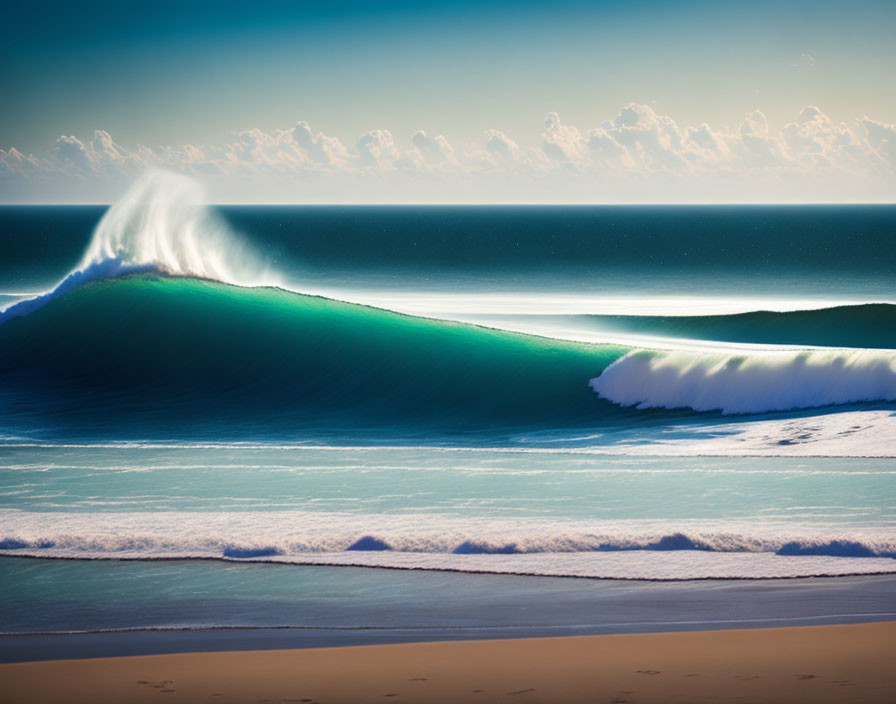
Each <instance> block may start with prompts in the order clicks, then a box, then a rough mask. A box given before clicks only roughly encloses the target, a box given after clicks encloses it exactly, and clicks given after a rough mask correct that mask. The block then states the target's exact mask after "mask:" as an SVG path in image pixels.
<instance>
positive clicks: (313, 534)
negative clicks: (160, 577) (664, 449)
mask: <svg viewBox="0 0 896 704" xmlns="http://www.w3.org/2000/svg"><path fill="white" fill-rule="evenodd" d="M0 516H2V518H3V524H2V526H3V527H2V529H0V552H4V553H7V554H30V555H40V554H45V555H53V556H60V555H63V556H68V557H78V556H85V557H97V556H106V557H115V556H119V555H123V556H130V557H144V558H161V557H171V556H178V557H218V558H225V557H226V558H240V559H252V558H268V557H278V558H287V557H289V558H296V559H299V558H301V557H302V556H303V555H305V556H307V555H312V554H320V553H352V552H358V553H361V552H363V553H370V552H400V553H402V552H403V553H428V554H445V555H462V556H467V555H486V556H498V555H533V554H541V553H591V552H602V553H615V552H626V551H648V552H664V553H666V552H668V553H673V552H681V551H688V552H716V553H773V554H777V555H779V556H813V555H821V556H828V557H844V558H846V557H848V558H893V557H896V533H894V532H893V530H891V529H887V528H875V529H863V528H860V527H856V526H846V525H844V526H836V525H833V526H831V525H819V524H811V523H808V524H793V523H783V522H780V521H777V522H776V521H769V522H767V523H766V522H762V523H758V524H756V523H753V524H747V523H744V522H737V521H726V520H715V521H700V522H697V521H688V520H677V521H676V520H671V519H669V520H636V519H629V520H617V521H583V520H548V519H535V518H525V519H514V520H512V521H509V520H506V519H500V518H484V517H472V516H453V515H450V514H444V515H439V514H437V515H428V514H411V513H409V514H405V515H400V516H387V515H382V514H369V515H368V514H357V513H347V512H308V511H278V512H239V511H237V512H200V513H195V512H174V511H162V512H131V513H90V514H84V513H65V512H53V513H29V512H24V511H16V510H3V511H2V512H0Z"/></svg>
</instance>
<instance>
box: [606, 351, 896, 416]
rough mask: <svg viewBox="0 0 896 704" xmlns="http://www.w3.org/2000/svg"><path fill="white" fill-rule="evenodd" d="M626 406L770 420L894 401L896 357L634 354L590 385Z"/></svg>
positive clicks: (802, 353)
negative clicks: (770, 415)
mask: <svg viewBox="0 0 896 704" xmlns="http://www.w3.org/2000/svg"><path fill="white" fill-rule="evenodd" d="M590 383H591V387H592V388H593V389H594V390H595V391H596V392H597V393H598V394H600V396H601V397H603V398H606V399H609V400H611V401H613V402H614V403H618V404H620V405H623V406H637V407H638V408H640V409H647V408H669V409H671V408H690V409H693V410H695V411H721V412H722V413H724V414H732V413H767V412H770V411H790V410H797V409H802V408H818V407H821V406H831V405H837V404H850V403H860V402H867V401H894V400H896V352H892V351H882V350H881V351H879V350H803V351H798V352H753V353H740V354H718V353H701V352H687V351H670V352H661V351H655V350H632V351H631V352H629V353H628V354H626V355H625V356H624V357H622V358H621V359H618V360H616V361H615V362H614V363H613V364H611V365H610V366H609V367H607V369H605V370H604V371H603V373H602V374H601V375H600V376H599V377H596V378H594V379H592V380H591V382H590Z"/></svg>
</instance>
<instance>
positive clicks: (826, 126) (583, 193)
mask: <svg viewBox="0 0 896 704" xmlns="http://www.w3.org/2000/svg"><path fill="white" fill-rule="evenodd" d="M527 141H528V145H527ZM153 167H163V168H168V169H172V170H175V171H180V172H183V173H188V174H192V175H195V176H199V177H203V178H204V179H205V180H206V181H208V184H209V186H210V187H211V189H212V192H213V193H214V194H215V195H217V196H218V197H219V198H220V199H221V200H239V201H242V202H246V201H247V200H248V201H270V200H280V201H289V202H295V201H298V202H318V201H321V200H326V201H329V202H333V201H338V202H371V201H372V202H378V201H379V202H382V201H389V202H408V201H427V202H444V201H455V202H457V201H460V202H464V201H468V202H490V201H491V202H495V201H517V202H669V201H672V202H678V201H681V202H694V201H698V202H705V201H732V202H737V201H743V200H754V201H755V200H759V201H782V200H783V201H787V200H791V201H806V200H810V201H824V200H835V201H849V200H859V201H862V200H865V201H867V200H877V201H880V200H883V201H893V200H894V196H896V128H894V126H893V125H892V124H888V123H884V122H879V121H876V120H873V119H871V118H869V117H867V116H866V117H863V118H861V119H858V120H855V121H853V122H850V123H845V122H834V121H833V120H831V119H830V118H829V117H828V116H827V115H826V114H825V113H824V112H823V111H822V110H821V109H819V108H818V107H815V106H807V107H805V108H803V110H801V111H800V112H799V114H798V115H797V116H796V118H795V119H794V120H793V121H791V122H789V123H787V124H786V125H784V127H782V128H781V129H780V130H778V131H773V130H772V129H771V128H770V127H769V124H768V120H767V119H766V117H765V115H763V114H762V113H761V112H760V111H758V110H756V111H753V112H750V113H748V114H747V115H745V116H744V118H743V120H741V121H740V122H739V124H737V125H736V126H734V127H733V128H728V129H723V130H720V129H716V128H713V127H712V126H710V125H709V124H707V123H699V124H696V125H684V126H680V125H678V123H676V121H675V120H673V119H672V118H671V117H669V116H667V115H663V114H660V113H657V112H656V111H655V110H654V109H653V108H652V107H650V106H648V105H642V104H637V103H632V104H629V105H626V106H624V107H623V108H622V109H621V110H620V111H619V112H618V113H617V114H616V115H615V116H614V117H612V118H611V119H609V120H605V121H604V122H603V123H602V124H601V125H600V126H599V127H594V128H590V129H581V128H579V127H576V126H573V125H569V124H566V123H564V122H563V121H562V120H561V118H560V116H559V115H558V114H557V113H554V112H552V113H549V114H548V115H547V117H546V119H545V120H544V127H543V129H542V131H541V133H540V135H537V134H535V133H534V132H533V134H532V135H531V136H530V139H529V140H522V141H520V140H517V139H515V138H514V137H511V136H509V135H507V134H505V133H504V132H502V131H500V130H497V129H489V130H486V131H484V132H483V133H482V134H481V136H480V137H479V139H477V140H475V141H474V142H472V143H469V144H463V145H452V144H450V143H449V141H448V140H447V139H446V138H445V137H444V136H443V135H437V136H429V135H428V134H427V133H426V132H423V131H418V132H416V133H415V134H413V135H412V136H411V137H410V138H409V139H406V140H404V141H402V140H401V139H397V138H396V137H395V136H393V134H392V133H391V132H390V131H388V130H385V129H375V130H371V131H370V132H368V133H366V134H364V135H362V136H361V137H360V138H358V139H357V140H355V141H354V143H353V144H351V146H346V144H344V143H343V142H342V141H341V140H340V139H339V138H338V137H334V136H328V135H326V134H324V133H323V132H315V131H314V130H312V128H311V126H310V125H309V124H308V123H307V122H299V123H297V124H296V125H295V126H294V127H292V128H291V129H281V130H274V131H273V132H265V131H263V130H260V129H257V128H250V129H244V130H240V131H236V132H233V133H232V138H230V139H229V140H228V141H226V142H224V143H223V144H217V145H199V144H185V145H181V146H167V147H156V148H149V147H147V146H144V145H139V144H138V145H136V146H134V147H133V148H132V149H128V148H126V147H124V146H122V145H120V144H118V143H117V142H116V141H115V140H114V139H113V137H112V135H110V134H109V133H108V132H106V131H103V130H96V131H95V132H94V133H93V135H92V136H91V137H89V138H87V139H80V138H78V137H76V136H61V137H59V138H58V139H57V140H56V142H55V144H53V145H50V146H49V148H48V149H46V151H45V152H43V153H38V154H36V155H35V154H27V155H26V154H24V153H22V152H21V151H19V150H17V149H15V148H10V149H9V150H7V151H4V150H0V186H3V189H2V192H3V194H4V196H3V197H4V199H5V200H6V201H7V202H23V201H25V202H41V201H43V202H47V201H67V202H71V201H76V200H78V199H92V200H112V199H114V197H115V196H116V194H117V192H118V191H119V190H121V189H122V188H123V187H124V185H125V184H126V182H127V181H128V180H130V179H131V178H133V177H134V176H135V175H136V174H139V173H140V172H142V171H144V170H146V169H148V168H153Z"/></svg>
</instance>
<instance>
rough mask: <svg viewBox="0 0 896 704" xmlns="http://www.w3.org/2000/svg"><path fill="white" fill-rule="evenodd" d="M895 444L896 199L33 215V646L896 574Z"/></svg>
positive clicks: (1, 548) (26, 370)
mask: <svg viewBox="0 0 896 704" xmlns="http://www.w3.org/2000/svg"><path fill="white" fill-rule="evenodd" d="M894 457H896V207H893V206H774V207H771V206H769V207H766V206H681V207H640V206H639V207H628V206H626V207H499V206H494V207H324V206H318V207H241V206H226V207H211V206H203V205H201V204H199V203H198V202H197V197H196V194H195V193H194V191H193V189H192V188H191V186H190V185H189V184H188V183H185V182H182V181H180V180H177V179H172V178H169V177H166V176H161V175H157V176H155V177H152V178H150V179H148V180H146V181H143V182H142V183H140V184H138V185H137V186H136V187H135V189H134V190H133V191H132V192H131V193H129V194H128V195H126V196H125V197H124V198H123V199H122V200H121V201H120V202H118V203H116V204H115V205H113V206H112V207H109V208H107V207H105V206H102V207H100V206H97V207H93V206H84V207H4V208H0V554H3V555H5V556H7V557H4V558H0V580H2V582H3V584H4V588H3V590H2V591H3V594H4V596H3V597H2V598H0V631H4V632H7V633H9V632H16V633H20V632H38V631H40V632H46V631H60V630H109V629H112V630H115V629H121V628H152V627H199V626H202V627H208V626H215V625H227V626H252V627H260V626H264V627H275V626H282V625H290V626H296V625H300V626H301V625H305V626H315V627H318V626H321V627H323V626H327V625H328V624H329V625H332V626H338V627H340V628H342V627H352V626H357V627H361V626H364V625H365V624H364V623H363V621H364V618H362V616H361V615H357V618H355V617H354V616H352V614H355V613H356V612H355V611H353V610H352V609H349V610H348V611H344V610H340V614H341V616H340V618H339V619H336V620H337V621H338V623H336V621H333V619H331V618H330V617H329V616H327V614H329V613H330V612H329V611H327V610H326V609H324V607H323V606H321V603H323V602H321V603H318V602H316V601H315V602H314V603H315V604H316V606H314V608H310V607H309V609H306V610H305V611H302V610H301V609H300V610H298V611H297V610H295V609H292V610H290V609H286V610H284V609H283V608H281V607H277V608H273V607H272V608H265V607H264V605H265V604H268V605H274V604H282V603H284V600H286V601H289V599H293V598H300V597H301V598H305V596H307V594H305V592H303V591H302V590H303V589H305V587H303V586H301V585H311V586H309V587H308V589H309V590H310V592H309V593H313V594H316V595H317V596H318V597H320V595H321V594H323V593H329V594H331V595H332V594H336V593H338V594H339V598H340V599H343V600H347V601H344V602H340V603H353V602H352V596H351V595H352V594H355V593H358V594H360V593H362V592H363V593H364V594H367V595H368V596H367V597H365V598H368V597H369V591H365V590H369V589H372V588H373V587H372V586H371V584H381V583H380V582H377V580H386V581H385V582H382V584H392V585H393V587H390V589H391V591H389V590H386V591H389V593H390V594H392V595H393V596H394V595H396V594H400V595H401V600H402V602H403V603H417V604H418V605H419V608H420V609H424V607H425V606H426V604H428V603H429V602H428V601H426V600H427V599H432V598H433V596H432V595H433V594H434V593H437V592H438V588H437V587H434V586H433V584H434V582H433V580H432V579H430V578H429V577H426V578H424V577H421V576H420V575H419V574H417V573H415V574H417V576H415V577H408V578H407V580H410V581H403V580H404V578H402V577H395V576H394V575H395V574H401V572H399V573H395V572H388V573H383V572H382V571H380V570H375V569H372V568H375V567H390V568H402V569H417V570H450V571H452V572H460V573H470V574H467V575H453V576H451V577H450V578H449V577H446V576H445V577H444V579H445V580H449V579H450V580H452V581H451V584H452V585H453V586H452V587H451V591H452V593H454V594H458V593H461V592H462V591H463V586H462V585H466V586H467V587H468V588H469V589H470V590H471V593H473V592H475V593H480V591H479V590H480V586H477V585H482V584H485V583H484V582H481V581H479V582H477V581H475V580H483V579H485V577H484V576H483V574H482V573H487V574H491V575H542V576H545V577H542V578H543V579H547V576H553V577H559V576H565V577H580V578H603V579H606V580H694V579H712V580H730V579H737V578H750V579H763V580H765V579H773V578H781V577H810V576H816V577H817V576H820V575H828V576H831V575H860V574H866V573H872V574H878V573H896V560H894V559H893V558H894V556H896V482H894V478H896V461H894ZM22 557H42V558H47V559H45V560H37V561H34V560H22V559H17V558H22ZM51 558H55V559H51ZM60 558H77V559H76V561H74V562H60V561H59V559H60ZM187 558H189V559H200V558H201V559H202V560H205V561H204V562H170V563H169V562H162V563H159V562H157V560H160V559H161V560H175V559H176V560H184V559H187ZM97 559H104V560H109V559H112V560H116V561H114V562H97V561H96V560H97ZM117 560H126V562H118V561H117ZM247 562H250V563H253V565H249V566H247V565H245V564H243V563H247ZM272 562H276V563H287V564H286V565H285V566H284V565H271V564H267V563H272ZM237 563H240V564H237ZM255 563H265V564H255ZM160 565H167V567H160ZM298 565H304V567H300V566H298ZM308 565H315V567H308ZM335 565H342V566H347V565H351V566H357V567H364V568H368V569H367V571H364V570H361V571H360V572H359V573H356V572H351V574H353V575H354V574H361V575H367V576H366V577H365V576H360V577H352V578H351V579H348V578H346V579H340V578H337V577H331V575H332V574H335V573H333V572H330V571H328V570H336V572H337V573H339V574H348V573H346V572H339V569H343V570H344V569H345V568H344V567H343V568H336V567H326V566H335ZM322 566H323V567H322ZM250 568H251V570H254V571H250V572H246V571H245V570H248V569H250ZM159 570H162V572H160V571H159ZM165 570H168V572H165ZM240 570H243V571H240ZM258 570H262V571H263V570H269V571H268V572H267V573H265V572H259V571H258ZM274 570H276V572H274ZM473 573H476V574H473ZM164 574H170V579H171V580H172V581H171V583H170V584H171V585H173V586H172V589H175V591H177V594H178V595H179V596H178V598H179V599H182V600H183V603H184V604H192V606H190V607H189V608H187V607H184V608H176V609H172V608H171V603H170V601H166V600H164V599H162V600H159V599H156V598H155V596H154V594H155V593H157V592H153V591H152V590H149V591H147V589H146V584H148V583H151V582H152V581H153V580H156V582H158V581H159V580H163V581H164V579H165V577H164ZM264 574H267V575H268V576H269V577H270V579H269V580H266V579H264V578H263V575H264ZM290 574H292V575H293V577H292V578H291V577H289V575H290ZM383 574H388V575H390V576H388V577H382V575H383ZM426 574H433V575H438V574H442V575H443V576H444V575H445V573H444V572H441V573H440V572H433V573H429V572H427V573H426ZM247 575H248V576H247ZM376 575H380V576H376ZM249 577H251V579H249ZM247 579H248V580H249V581H246V580H247ZM291 579H295V580H296V581H295V582H290V580H291ZM489 579H498V577H492V578H489ZM500 579H504V580H510V581H506V582H502V583H501V585H502V586H501V589H502V590H503V591H504V592H505V593H507V594H510V593H511V592H513V593H516V592H514V589H515V587H514V586H513V585H514V584H518V585H525V587H523V586H520V587H519V588H520V589H523V590H524V591H525V590H529V589H535V590H536V591H537V589H536V588H535V587H531V581H526V580H525V578H522V577H511V576H504V577H501V578H500ZM514 579H520V580H523V581H520V582H513V580H514ZM851 579H857V578H851ZM861 579H873V578H861ZM885 579H887V580H890V581H889V582H887V584H890V582H891V581H892V580H891V578H885ZM284 580H285V581H284ZM353 580H354V581H353ZM365 580H367V581H365ZM371 580H372V581H371ZM389 580H391V581H389ZM458 580H460V581H458ZM464 580H467V581H464ZM573 581H574V582H575V581H576V580H573ZM809 581H811V580H809ZM797 582H798V583H802V582H800V580H797ZM289 583H291V584H293V586H292V587H290V588H287V587H286V586H285V585H286V584H289ZM447 583H448V582H443V583H442V584H443V585H444V584H447ZM582 583H583V584H586V582H582ZM587 583H588V584H596V583H593V582H587ZM688 583H690V582H688ZM725 583H726V582H724V581H723V582H714V584H719V585H722V584H725ZM807 583H808V582H807ZM816 583H817V580H816V581H814V582H812V584H816ZM90 584H97V585H107V584H114V585H115V592H114V593H115V594H116V595H117V596H116V597H115V599H117V600H118V601H116V604H117V606H115V608H111V607H110V608H108V609H107V608H106V607H105V606H104V605H108V604H109V603H110V599H111V597H110V596H109V594H108V593H107V592H108V591H109V590H108V589H107V588H106V587H96V588H93V587H90V586H87V585H90ZM265 584H268V585H269V588H267V589H266V587H265ZM396 584H400V585H401V586H395V585H396ZM488 584H491V585H492V586H487V587H484V588H489V589H491V588H497V587H496V586H495V585H496V584H497V582H495V583H494V584H493V583H491V582H489V583H488ZM544 584H547V582H545V583H544ZM552 584H553V582H552ZM607 584H616V585H617V586H616V587H612V589H622V587H620V586H618V585H619V584H622V583H617V582H613V581H611V582H608V583H607ZM352 585H353V586H352ZM445 588H446V589H447V587H445ZM545 588H547V587H545ZM632 588H633V587H632ZM720 588H721V587H720ZM814 588H815V587H813V589H814ZM888 588H889V589H890V592H888V594H889V597H888V598H892V585H890V587H888ZM433 589H436V592H434V591H433ZM551 589H554V587H551ZM605 589H610V587H605ZM807 589H808V587H807ZM178 590H179V591H178ZM290 590H291V591H290ZM327 590H330V591H327ZM353 590H354V591H353ZM458 590H460V592H459V591H458ZM561 591H562V590H561ZM573 591H575V590H573ZM847 591H848V590H845V591H844V594H845V593H846V592H847ZM287 593H288V594H290V595H291V596H290V597H289V598H287V597H286V596H284V595H285V594H287ZM377 593H379V592H377ZM526 593H527V594H528V592H526ZM564 593H566V592H564ZM613 593H616V592H613ZM626 593H628V592H626ZM639 593H641V592H639ZM791 593H795V592H791ZM35 594H39V597H35V596H34V595H35ZM302 594H305V596H302ZM641 594H642V596H643V593H641ZM517 596H519V594H517ZM591 596H592V597H594V594H593V593H592V595H591ZM309 598H310V597H309ZM315 598H317V597H315ZM321 598H323V597H321ZM334 598H335V597H334ZM359 598H360V597H359ZM370 598H372V597H370ZM397 598H398V597H395V599H397ZM510 598H511V597H510V596H508V599H510ZM514 598H516V597H514ZM577 598H578V597H577ZM589 598H591V597H589ZM594 598H597V597H594ZM601 598H603V597H601ZM608 598H609V597H608ZM614 598H615V597H614ZM644 598H645V599H647V597H644ZM115 599H112V601H115ZM197 599H200V600H201V599H205V600H208V599H211V600H213V601H214V600H215V599H220V600H221V601H220V602H215V603H220V608H219V609H218V610H217V611H216V610H215V609H206V608H198V607H197V606H196V604H195V602H196V600H197ZM384 599H385V602H388V603H392V604H393V605H395V604H397V602H396V601H395V599H393V600H392V601H389V599H388V598H386V597H384ZM415 599H416V600H417V601H416V602H415V601H414V600H415ZM473 601H475V600H473ZM480 601H481V600H480ZM797 601H798V599H797V598H794V599H793V600H792V601H791V602H788V604H790V605H791V606H792V605H793V604H795V603H797ZM847 601H848V599H847V597H843V599H841V601H838V602H836V606H830V608H828V609H827V611H825V610H824V609H822V610H821V611H819V612H818V613H815V612H812V614H814V616H818V615H819V614H822V616H824V615H825V614H828V615H830V614H833V613H837V614H840V615H841V616H843V615H844V613H846V612H843V611H842V608H844V607H843V606H842V604H843V603H846V602H847ZM163 602H164V603H163ZM385 602H380V605H381V606H382V604H383V603H385ZM879 602H880V599H879V600H878V602H875V605H874V606H873V608H872V607H868V608H866V609H865V611H863V612H862V613H866V615H867V614H871V613H872V612H873V613H884V612H887V613H888V611H887V609H886V608H885V607H884V606H882V605H881V603H879ZM178 603H180V602H178ZM303 603H304V602H303ZM309 603H310V602H309ZM364 603H367V602H364ZM476 603H477V604H479V606H478V607H477V608H480V607H481V613H485V612H486V611H490V610H492V609H494V605H493V604H491V603H490V602H489V603H485V602H482V603H480V602H479V601H477V602H476ZM513 603H516V602H513ZM526 603H531V602H526ZM577 603H579V602H577V601H576V600H575V599H572V600H571V601H569V604H573V605H574V604H577ZM639 603H642V602H639ZM235 604H238V605H239V606H235ZM831 604H834V602H831ZM247 605H254V606H251V608H250V607H249V606H247ZM259 605H261V606H259ZM383 608H385V607H383ZM396 608H397V607H396ZM521 608H522V607H521ZM570 608H573V607H572V606H571V607H570ZM595 608H597V607H595ZM639 608H640V607H639ZM658 608H659V607H656V608H655V609H654V612H652V613H654V616H653V617H651V618H653V621H654V622H657V623H660V622H662V623H666V622H671V621H675V620H676V619H675V618H666V619H665V620H663V619H661V618H657V617H656V613H655V612H656V609H658ZM321 609H323V610H321ZM892 610H894V609H890V611H892ZM796 611H800V609H796ZM859 611H861V609H860V610H859ZM779 612H780V613H779ZM785 612H786V613H785ZM514 613H517V612H514ZM639 613H640V612H639ZM770 613H771V612H770V611H769V612H768V613H765V612H764V611H763V609H762V608H760V607H757V608H754V610H753V611H752V612H751V613H750V615H749V618H751V619H753V620H755V621H758V620H761V617H763V615H765V616H766V617H769V618H771V617H772V616H770V615H769V614H770ZM787 613H790V614H791V615H793V613H795V612H794V610H793V609H792V608H791V607H790V606H788V607H787V608H784V607H781V608H780V609H779V610H778V611H777V612H775V615H774V618H778V617H783V616H784V615H786V614H787ZM800 613H801V614H802V615H803V616H805V615H806V614H805V613H802V611H801V612H800ZM849 613H852V614H853V615H855V614H856V613H859V612H858V611H856V612H848V613H846V615H847V616H848V615H849ZM216 614H217V616H216ZM278 614H279V615H278ZM346 614H348V615H346ZM564 614H565V615H564V616H563V617H562V618H560V617H557V618H554V617H553V616H551V617H548V616H545V617H544V618H541V619H540V620H539V619H538V618H536V619H534V621H533V620H532V619H529V620H528V621H525V623H529V624H530V625H531V623H535V622H537V623H542V622H543V625H544V624H547V626H550V624H551V623H555V622H556V623H560V622H561V621H562V622H563V623H564V624H566V625H569V624H567V620H569V613H567V612H564ZM797 615H799V614H797ZM691 616H693V619H692V620H693V621H694V622H695V623H697V622H703V621H704V620H705V619H706V614H702V613H701V614H696V615H695V614H691ZM381 617H382V614H380V616H378V619H379V620H378V621H377V623H378V624H381V623H387V622H388V623H391V624H392V625H393V626H396V627H397V626H398V625H401V626H402V628H409V627H411V626H412V625H413V624H410V625H409V623H406V621H408V618H410V617H407V618H404V620H401V619H398V621H396V620H395V619H393V620H392V621H389V619H388V618H386V617H382V618H381ZM794 617H795V616H794ZM819 617H821V616H819ZM452 618H454V617H452ZM458 618H460V617H458ZM470 618H471V617H469V614H467V615H466V616H464V617H463V618H461V619H460V620H461V621H463V623H464V624H465V626H464V627H465V628H466V627H474V626H475V625H476V624H475V621H476V619H475V618H473V619H472V621H470ZM622 618H623V620H626V619H627V620H626V623H629V625H631V624H632V623H634V622H635V621H637V620H638V619H637V618H636V617H635V616H631V615H629V616H623V617H622ZM328 619H329V620H328ZM384 619H385V620H384ZM464 619H467V620H464ZM552 619H553V620H552ZM558 619H559V621H558ZM412 620H413V619H412ZM443 620H444V621H445V623H444V624H442V625H445V626H446V627H447V626H449V625H451V623H454V621H451V619H447V620H445V619H443ZM587 620H588V619H586V621H587ZM648 620H649V619H648ZM679 620H684V621H687V620H688V619H687V618H685V619H679ZM734 620H736V619H734ZM330 621H333V623H330ZM399 621H400V622H401V623H399ZM423 621H425V624H426V625H428V626H433V624H435V625H438V624H441V623H442V621H439V619H438V618H436V619H435V621H432V620H431V619H430V620H426V619H423ZM423 621H421V623H422V622H423ZM431 621H432V622H431ZM486 621H487V619H486ZM498 621H500V624H499V625H501V626H502V627H503V626H509V625H512V624H513V623H518V618H517V616H512V617H511V616H507V618H504V617H502V618H499V619H498ZM498 621H496V622H495V623H498ZM573 621H575V619H573ZM592 621H593V619H592V620H591V621H588V622H589V623H591V622H592ZM610 621H612V619H611V620H610ZM312 622H313V623H312ZM436 622H438V623H436ZM449 622H450V623H449ZM604 622H607V620H606V619H604V621H602V623H604ZM483 623H485V621H483ZM489 624H491V622H489ZM455 625H456V624H455ZM491 625H495V624H491ZM433 627H435V626H433ZM496 627H497V626H496Z"/></svg>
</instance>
